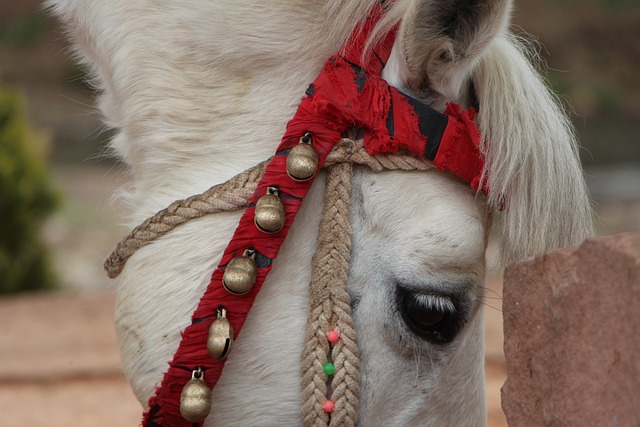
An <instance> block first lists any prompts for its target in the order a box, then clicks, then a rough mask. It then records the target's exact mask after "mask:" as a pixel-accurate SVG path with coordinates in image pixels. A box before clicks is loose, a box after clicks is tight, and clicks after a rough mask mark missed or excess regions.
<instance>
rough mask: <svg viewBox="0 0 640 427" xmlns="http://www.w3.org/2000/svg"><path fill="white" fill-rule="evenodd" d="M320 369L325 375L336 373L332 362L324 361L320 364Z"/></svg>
mask: <svg viewBox="0 0 640 427" xmlns="http://www.w3.org/2000/svg"><path fill="white" fill-rule="evenodd" d="M322 370H323V371H324V374H325V375H333V374H335V373H336V367H335V366H333V363H325V364H324V365H322Z"/></svg>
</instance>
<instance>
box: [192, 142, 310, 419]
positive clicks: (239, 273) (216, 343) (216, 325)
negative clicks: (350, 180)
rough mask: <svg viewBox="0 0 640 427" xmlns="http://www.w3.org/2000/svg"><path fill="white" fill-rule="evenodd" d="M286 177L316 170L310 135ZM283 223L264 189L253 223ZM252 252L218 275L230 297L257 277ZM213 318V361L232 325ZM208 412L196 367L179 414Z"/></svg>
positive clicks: (275, 227)
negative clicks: (220, 276)
mask: <svg viewBox="0 0 640 427" xmlns="http://www.w3.org/2000/svg"><path fill="white" fill-rule="evenodd" d="M286 166H287V174H288V175H289V176H290V177H291V178H292V179H294V180H296V181H308V180H310V179H311V178H313V177H314V176H315V174H316V171H317V169H318V154H317V153H316V151H315V150H314V149H313V147H312V146H311V134H310V133H305V134H304V135H303V136H302V137H301V138H300V141H299V143H298V144H297V145H296V146H295V147H293V148H292V149H291V151H290V152H289V155H288V156H287V163H286ZM285 220H286V214H285V210H284V206H283V204H282V202H281V201H280V197H279V194H278V189H277V188H276V187H268V188H267V193H266V194H265V195H264V196H262V197H261V198H260V199H259V200H258V202H257V203H256V207H255V213H254V223H255V225H256V227H257V228H258V229H259V230H261V231H263V232H265V233H269V234H272V233H277V232H278V231H280V230H282V228H283V227H284V223H285ZM255 257H256V254H255V251H254V250H252V249H247V250H245V251H244V253H243V254H242V255H240V256H237V257H235V258H234V259H232V260H231V261H230V262H229V264H227V267H226V268H225V271H224V274H223V276H222V284H223V286H224V288H225V289H226V290H227V291H228V292H230V293H232V294H234V295H244V294H246V293H247V292H249V291H250V290H251V288H252V287H253V285H254V284H255V282H256V278H257V277H258V267H257V265H256V261H255ZM217 314H218V316H217V319H216V320H214V321H213V322H212V323H211V326H210V327H209V336H208V339H207V350H208V352H209V355H210V356H211V357H212V358H213V359H218V360H220V359H224V358H225V357H227V355H228V354H229V353H230V352H231V348H232V347H233V326H232V325H231V323H229V320H228V319H227V315H226V314H227V313H226V310H225V309H224V308H220V309H219V310H218V313H217ZM210 411H211V389H210V388H209V385H208V384H207V383H206V381H205V380H204V372H203V371H202V369H201V368H198V369H196V370H194V371H193V372H192V376H191V379H190V380H189V381H187V383H186V384H185V386H184V387H183V389H182V394H181V395H180V414H182V417H183V418H184V419H186V420H187V421H189V422H192V423H197V422H200V421H203V420H204V419H205V418H206V417H207V415H209V412H210Z"/></svg>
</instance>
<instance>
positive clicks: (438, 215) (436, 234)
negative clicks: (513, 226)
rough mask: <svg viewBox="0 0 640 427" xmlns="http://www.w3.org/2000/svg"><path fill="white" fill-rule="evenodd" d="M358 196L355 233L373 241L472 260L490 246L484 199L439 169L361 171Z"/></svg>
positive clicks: (356, 187)
mask: <svg viewBox="0 0 640 427" xmlns="http://www.w3.org/2000/svg"><path fill="white" fill-rule="evenodd" d="M353 199H354V203H355V204H356V205H357V206H356V207H355V209H353V213H352V218H353V223H354V233H355V234H356V235H360V236H359V238H361V239H364V240H367V241H368V242H369V243H370V244H375V243H376V242H378V243H380V244H383V245H388V244H394V243H395V244H397V247H398V250H399V251H402V252H404V253H411V252H413V251H415V250H416V249H420V250H426V249H427V248H439V249H440V251H441V252H443V255H445V254H444V253H445V252H446V255H447V256H453V255H454V254H456V253H458V254H459V256H460V257H461V258H469V260H471V259H475V258H477V257H479V256H481V254H482V252H483V250H484V237H485V235H484V234H485V233H484V231H485V226H486V223H487V217H486V209H485V208H484V203H483V198H482V197H480V196H476V195H475V194H474V193H473V192H472V191H471V190H470V189H468V188H467V186H466V185H465V184H462V183H460V182H458V181H456V180H454V179H453V178H451V177H449V176H447V175H446V174H443V173H441V172H439V171H437V170H432V171H431V170H430V171H424V172H389V173H381V174H372V173H359V174H356V175H355V177H354V197H353Z"/></svg>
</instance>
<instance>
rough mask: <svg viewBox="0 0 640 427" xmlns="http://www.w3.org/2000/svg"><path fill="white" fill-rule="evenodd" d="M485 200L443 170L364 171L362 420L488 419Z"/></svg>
mask: <svg viewBox="0 0 640 427" xmlns="http://www.w3.org/2000/svg"><path fill="white" fill-rule="evenodd" d="M480 199H481V198H476V196H475V195H474V194H473V193H472V192H471V191H470V190H469V189H467V187H466V186H465V185H464V184H462V183H459V182H456V181H454V180H453V179H452V178H450V177H448V176H445V175H443V174H441V173H440V172H438V171H435V170H433V171H428V172H419V173H397V172H396V173H382V174H372V173H369V172H366V171H360V172H358V173H356V174H355V177H354V187H353V194H352V226H353V243H352V244H353V249H352V250H353V252H352V264H351V269H350V277H349V292H350V294H351V296H352V301H353V313H354V314H353V316H354V323H355V326H356V330H357V333H358V345H359V349H360V352H361V354H360V356H361V412H360V424H361V425H434V426H435V425H459V426H465V425H473V426H477V425H482V424H483V423H484V419H485V418H484V417H485V414H484V404H483V402H484V396H483V394H484V391H483V381H482V375H483V370H482V334H481V329H482V316H481V310H480V308H479V307H480V300H481V297H482V292H481V290H482V284H483V276H484V250H485V226H486V222H487V216H486V214H485V208H484V206H483V203H482V201H481V200H480ZM436 408H437V409H436ZM443 408H444V409H443ZM436 414H440V415H443V414H447V415H446V417H447V419H446V420H444V419H443V418H439V417H438V416H434V415H436Z"/></svg>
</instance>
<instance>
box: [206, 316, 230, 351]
mask: <svg viewBox="0 0 640 427" xmlns="http://www.w3.org/2000/svg"><path fill="white" fill-rule="evenodd" d="M231 347H233V326H231V323H229V319H227V310H225V309H224V308H221V309H218V318H217V319H216V320H214V321H213V323H211V326H209V338H208V339H207V350H209V356H211V357H212V358H214V359H224V358H225V357H227V355H228V354H229V352H230V351H231Z"/></svg>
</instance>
